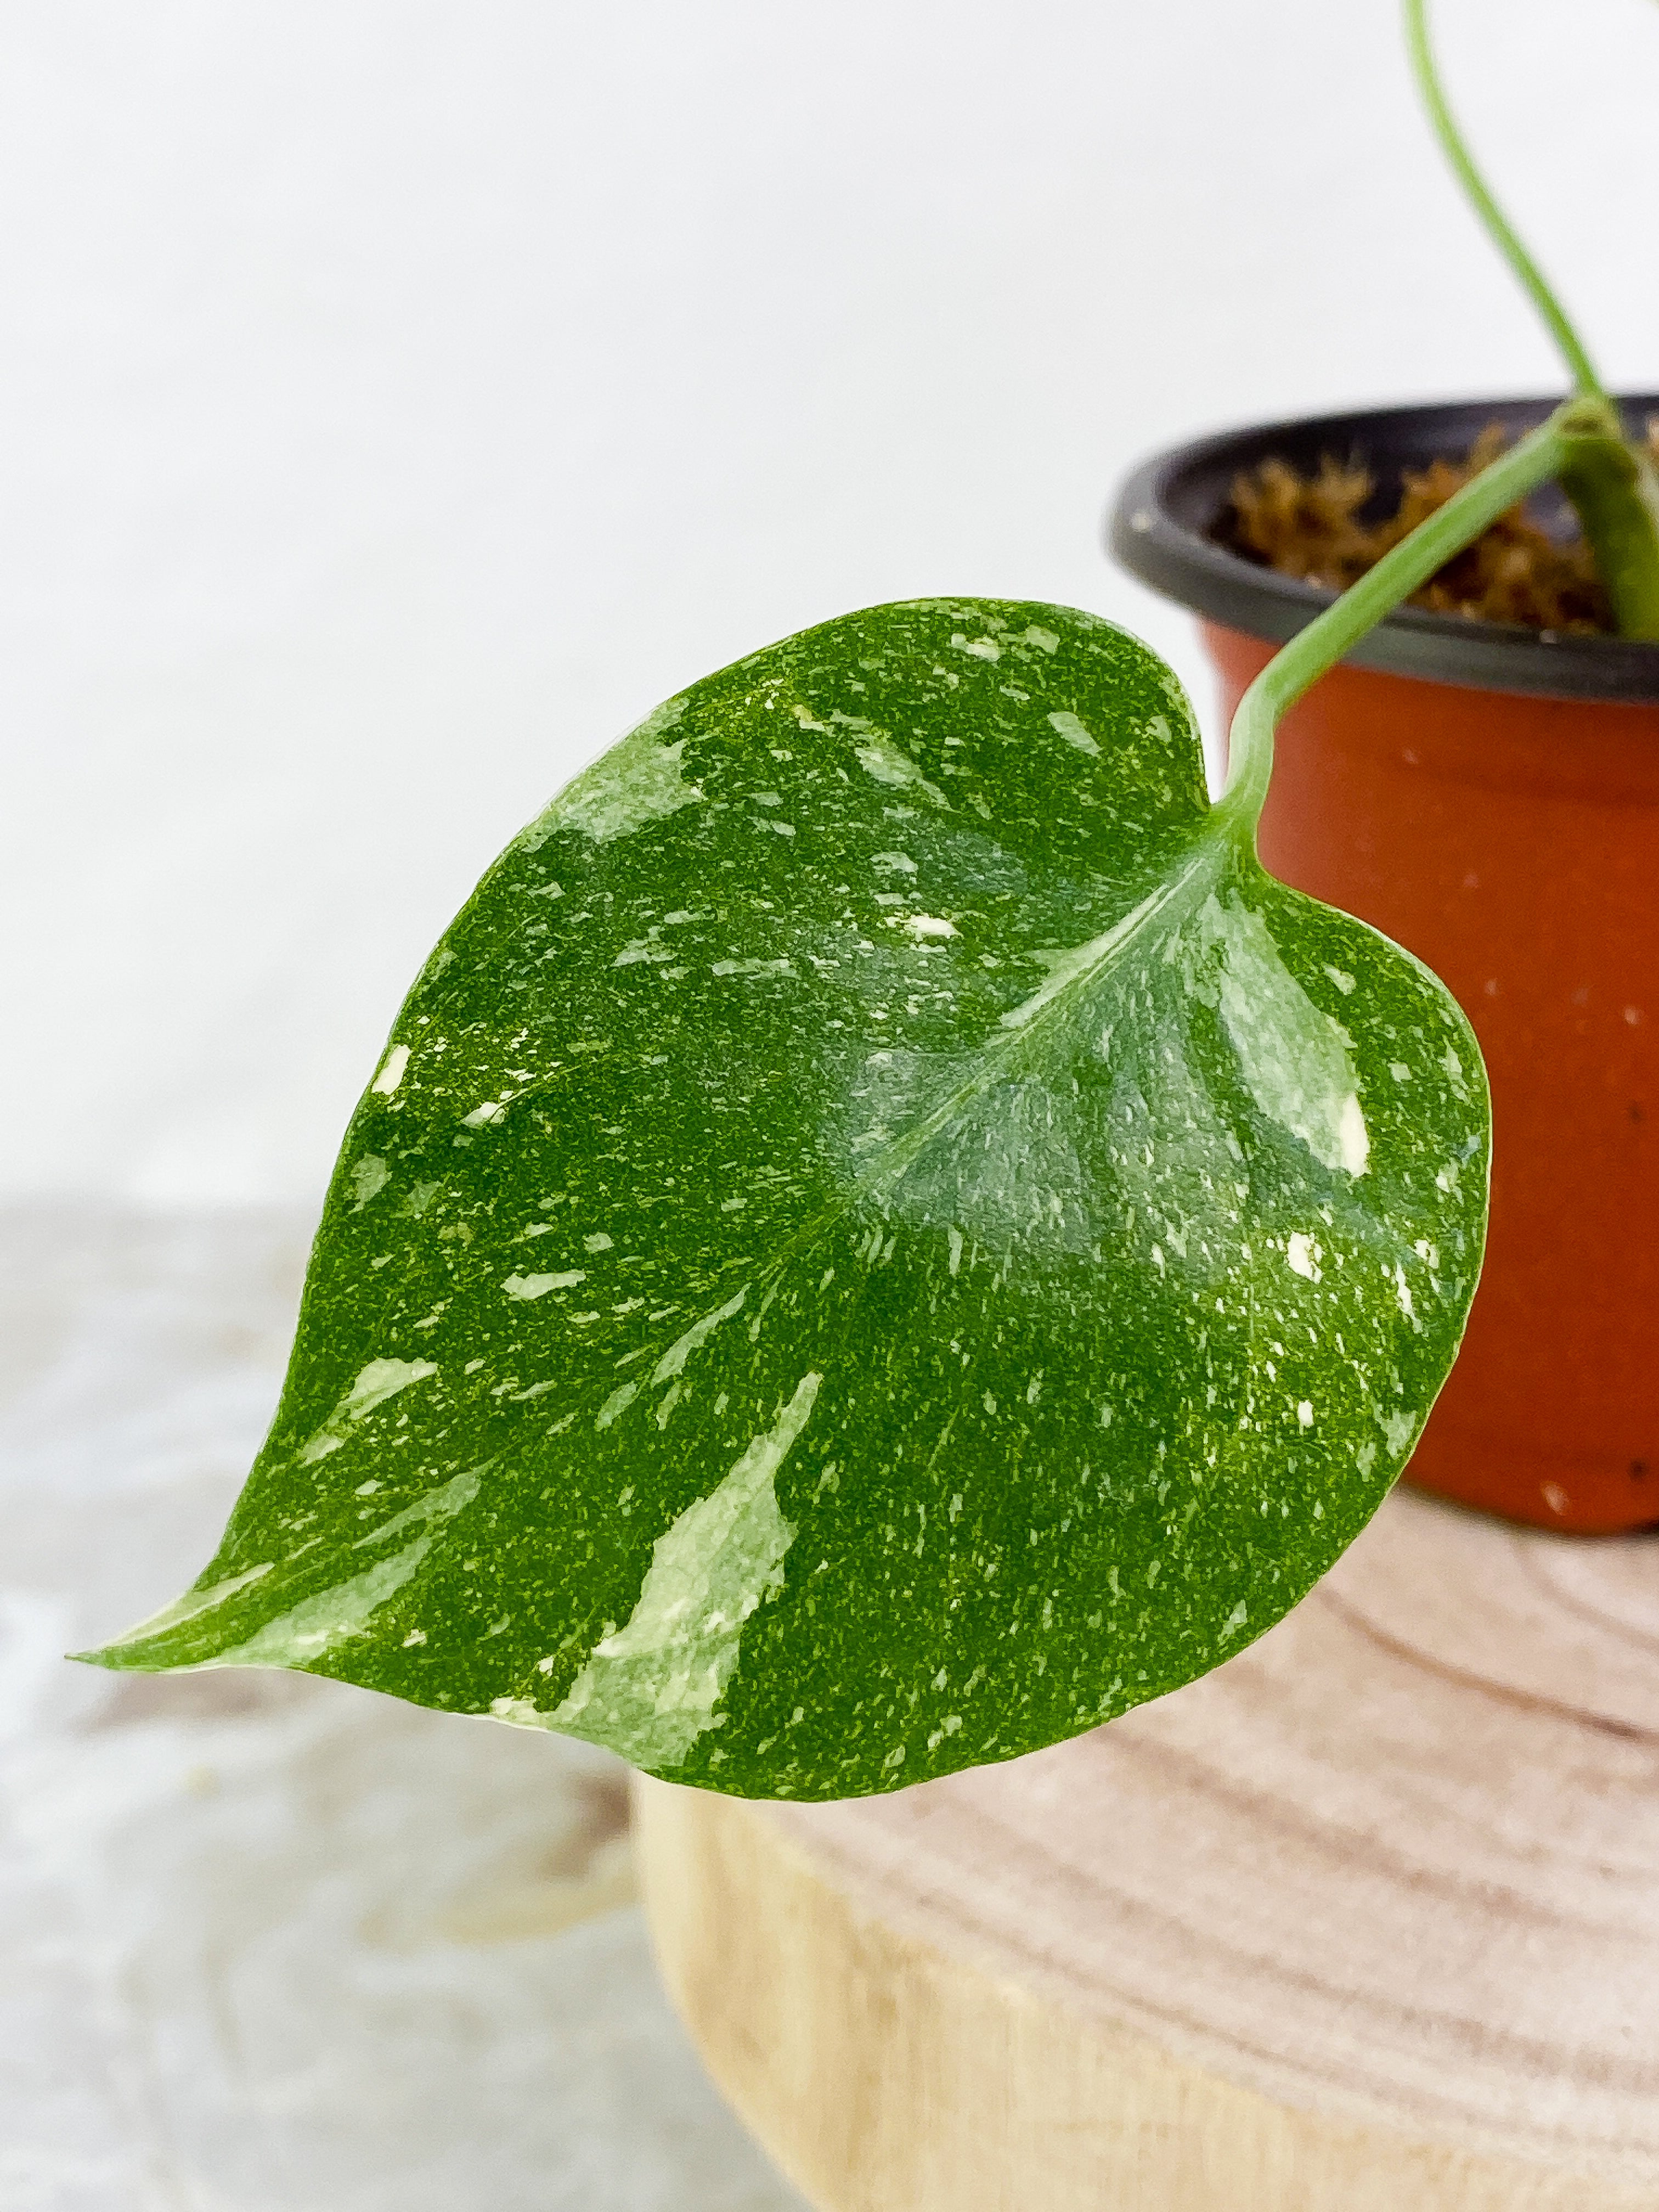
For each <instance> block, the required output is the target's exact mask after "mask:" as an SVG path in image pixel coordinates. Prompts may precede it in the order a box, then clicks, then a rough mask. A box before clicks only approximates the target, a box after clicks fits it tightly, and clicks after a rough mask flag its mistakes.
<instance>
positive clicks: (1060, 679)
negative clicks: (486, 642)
mask: <svg viewBox="0 0 1659 2212" xmlns="http://www.w3.org/2000/svg"><path fill="white" fill-rule="evenodd" d="M1487 1130H1488V1119H1487V1106H1486V1091H1485V1084H1484V1079H1483V1075H1482V1071H1481V1066H1480V1056H1479V1054H1478V1052H1477V1050H1476V1048H1475V1045H1474V1039H1473V1037H1472V1036H1471V1034H1470V1032H1469V1030H1468V1026H1467V1024H1465V1022H1464V1020H1463V1018H1462V1015H1461V1014H1460V1013H1459V1012H1458V1010H1457V1008H1456V1006H1455V1005H1454V1003H1453V1001H1452V1000H1451V999H1450V998H1449V995H1448V994H1447V993H1446V992H1445V991H1444V990H1443V988H1442V987H1441V986H1440V985H1439V984H1438V983H1437V981H1435V980H1434V978H1433V977H1432V976H1431V975H1429V974H1428V973H1427V971H1426V970H1425V969H1423V968H1422V967H1421V966H1419V963H1417V962H1416V961H1414V960H1413V959H1412V958H1411V957H1409V956H1408V955H1407V954H1405V953H1403V952H1401V951H1399V950H1398V949H1397V948H1396V947H1395V946H1394V945H1390V944H1389V943H1388V942H1387V941H1386V940H1385V939H1382V938H1380V937H1378V936H1376V934H1375V933H1373V932H1372V931H1371V930H1370V929H1368V928H1366V927H1364V926H1362V925H1361V924H1360V923H1358V922H1356V921H1351V920H1349V919H1348V918H1347V917H1346V916H1345V915H1340V914H1336V913H1334V912H1332V911H1331V910H1329V909H1328V908H1324V907H1322V906H1319V905H1317V904H1316V903H1315V902H1313V901H1311V900H1310V899H1307V898H1304V897H1303V896H1300V895H1299V894H1297V893H1296V892H1293V891H1291V890H1287V889H1285V887H1284V886H1283V885H1282V884H1278V883H1276V882H1275V881H1273V879H1272V878H1270V877H1268V876H1267V875H1266V874H1265V873H1264V872H1262V871H1261V868H1260V866H1258V865H1257V863H1256V861H1255V858H1254V855H1253V853H1252V851H1251V850H1250V848H1249V834H1248V830H1241V829H1239V827H1238V826H1237V823H1236V822H1235V821H1234V820H1233V819H1232V817H1230V816H1228V815H1227V814H1226V813H1225V811H1220V810H1212V808H1211V807H1210V805H1209V804H1208V802H1207V801H1206V796H1205V792H1204V784H1203V778H1202V771H1201V762H1200V747H1199V741H1198V738H1197V735H1196V732H1195V731H1194V726H1193V721H1192V717H1191V714H1190V712H1189V710H1188V706H1187V703H1186V701H1185V699H1184V698H1183V696H1182V693H1181V691H1180V689H1179V687H1178V685H1177V684H1176V681H1175V679H1174V678H1173V677H1172V676H1171V674H1170V671H1168V670H1167V669H1166V668H1165V667H1164V665H1162V664H1161V663H1160V662H1159V661H1158V659H1156V658H1155V657H1154V656H1153V655H1152V653H1149V652H1148V651H1147V650H1146V648H1145V647H1142V646H1140V645H1139V644H1137V643H1136V642H1135V641H1133V639H1131V638H1129V637H1127V636H1126V635H1123V634H1122V633H1121V631H1119V630H1116V629H1113V628H1112V627H1111V626H1110V625H1109V624H1108V623H1103V622H1101V621H1098V620H1097V619H1096V618H1094V617H1091V616H1088V615H1083V614H1078V613H1074V612H1071V611H1067V610H1065V609H1062V608H1056V607H1049V606H1044V605H1020V604H1011V603H1008V602H1002V601H990V602H987V601H977V602H969V603H963V604H954V603H948V602H924V603H921V604H917V605H899V606H886V607H878V608H875V609H873V610H872V611H868V612H866V613H863V614H858V615H850V616H848V617H846V618H845V619H844V620H842V621H838V622H833V623H825V624H824V625H823V627H822V628H820V629H813V630H809V631H806V632H805V633H804V634H803V635H799V636H798V637H793V638H790V639H787V640H786V641H785V642H784V643H782V644H781V645H776V646H773V647H769V649H768V650H767V651H765V652H763V653H756V654H755V655H753V656H752V657H751V658H750V659H747V660H744V661H741V662H739V663H738V665H736V666H734V667H732V668H728V669H726V670H724V671H721V672H720V674H719V675H716V676H712V677H710V678H708V679H707V681H705V682H703V683H701V684H695V685H693V686H692V688H691V689H690V690H689V691H686V692H685V693H684V694H683V695H682V696H680V697H678V698H677V699H674V700H671V701H670V702H669V703H668V704H667V705H666V706H665V707H662V708H659V709H658V710H657V712H656V713H655V714H652V715H651V716H650V717H649V718H648V719H647V720H646V721H645V722H644V723H643V724H641V726H640V727H639V728H638V729H637V730H635V732H633V733H632V735H630V736H629V737H627V738H623V741H622V742H621V743H620V744H618V745H617V746H616V747H615V748H614V749H613V750H611V752H609V753H608V754H606V755H605V757H604V758H603V759H602V760H600V761H599V763H597V765H595V766H594V767H593V768H592V769H588V770H587V772H586V774H585V775H581V776H579V777H578V778H577V780H576V781H575V782H574V783H573V784H572V785H571V786H570V787H569V788H568V790H566V791H565V792H564V793H562V795H561V796H560V797H559V798H558V799H556V800H555V801H554V802H553V804H552V805H550V807H549V808H548V809H547V811H546V812H545V813H544V814H543V815H542V816H541V817H540V818H539V819H538V821H537V822H535V823H533V824H532V826H531V828H530V829H527V830H526V832H525V833H524V834H523V836H520V838H518V839H517V840H516V841H515V842H514V843H513V845H512V846H510V847H509V848H508V849H507V853H506V854H504V855H503V856H502V858H501V860H500V861H499V862H498V863H497V864H496V866H495V867H494V868H493V869H492V870H491V871H490V872H489V875H488V876H487V877H486V878H484V881H483V884H481V885H480V887H479V889H478V890H477V893H476V894H475V896H473V898H472V899H471V902H469V904H468V905H467V906H466V907H465V909H464V910H463V911H462V913H461V914H460V915H459V918H458V919H457V921H455V923H454V925H453V927H452V928H451V929H450V931H449V932H448V933H447V936H446V937H445V939H444V940H443V942H442V944H441V945H440V946H439V948H438V950H437V951H436V952H435V954H434V956H433V957H432V959H431V960H430V961H429V963H428V965H427V968H426V970H425V972H424V974H423V975H422V977H421V979H420V981H419V982H418V983H417V984H416V987H415V990H414V992H413V993H412V994H411V995H410V1000H409V1001H408V1004H407V1005H406V1006H405V1007H404V1011H403V1012H402V1014H401V1015H400V1016H399V1018H398V1024H397V1028H396V1030H395V1031H394V1034H393V1041H392V1045H391V1048H390V1049H389V1050H388V1052H387V1053H386V1057H385V1059H384V1060H383V1062H382V1063H381V1066H380V1070H379V1072H378V1073H377V1074H376V1075H375V1077H374V1081H373V1082H372V1083H371V1085H369V1088H368V1092H367V1093H366V1095H365V1097H364V1098H363V1102H362V1105H361V1106H360V1108H359V1109H358V1111H357V1114H356V1118H355V1119H354V1121H353V1122H352V1125H351V1128H350V1132H349V1135H348V1137H347V1139H346V1145H345V1149H344V1151H343V1153H342V1155H341V1159H340V1164H339V1167H338V1170H337V1173H336V1175H335V1178H334V1182H333V1186H332V1188H331V1191H330V1194H329V1200H328V1206H327V1211H326V1213H325V1217H324V1221H323V1226H322V1230H321V1232H320V1234H319V1237H318V1241H317V1247H316V1250H315V1253H314V1255H313V1261H312V1266H311V1273H310V1276H309V1279H308V1281H307V1286H306V1293H305V1300H304V1304H303V1307H302V1310H301V1318H300V1328H299V1335H298V1340H297V1342H296V1344H295V1352H294V1357H293V1363H292V1365H291V1367H290V1370H289V1377H288V1382H287V1385H286V1388H285V1389H284V1392H283V1399H282V1403H281V1406H280V1407H279V1409H278V1412H277V1415H276V1422H275V1425H274V1426H273V1428H272V1430H271V1433H270V1439H269V1441H268V1442H267V1443H266V1444H265V1447H264V1450H263V1451H262V1452H261V1454H260V1455H259V1458H258V1462H257V1464H256V1466H255V1468H254V1469H253V1473H252V1476H251V1478H250V1480H249V1482H248V1486H247V1488H246V1491H245V1492H244V1494H243V1496H242V1498H241V1500H240V1504H238V1506H237V1508H236V1510H235V1513H234V1516H233V1517H232V1520H231V1523H230V1526H229V1528H228V1531H227V1533H226V1535H225V1539H224V1541H223V1544H222V1547H221V1548H220V1551H219V1553H218V1554H217V1556H216V1558H215V1559H214V1560H213V1562H212V1564H211V1565H210V1567H209V1568H208V1569H207V1571H206V1572H205V1574H204V1576H203V1577H202V1579H201V1581H200V1582H199V1583H197V1586H196V1588H195V1589H193V1590H192V1591H191V1593H190V1594H189V1595H188V1596H186V1597H185V1598H184V1599H182V1600H181V1601H179V1603H178V1604H177V1605H175V1606H173V1607H170V1608H169V1609H168V1610H167V1612H166V1613H162V1614H161V1615H159V1616H158V1617H157V1618H156V1619H155V1620H152V1621H149V1622H147V1623H145V1624H144V1625H143V1626H141V1627H139V1628H137V1629H134V1630H133V1631H132V1632H131V1633H130V1634H129V1635H128V1636H126V1637H125V1638H122V1639H121V1640H120V1641H118V1643H116V1644H112V1645H110V1646H109V1647H108V1648H107V1649H106V1650H103V1651H102V1652H100V1653H99V1654H97V1655H96V1656H98V1657H99V1658H100V1660H101V1661H102V1662H104V1663H105V1664H106V1665H110V1666H118V1667H139V1668H173V1667H191V1666H228V1665H242V1666H284V1667H299V1668H307V1669H309V1670H311V1671H312V1672H313V1673H318V1674H335V1675H339V1676H343V1677H344V1678H345V1679H347V1680H351V1681H356V1682H362V1683H367V1684H368V1685H370V1686H372V1687H374V1688H375V1689H380V1690H386V1691H390V1692H393V1693H394V1694H396V1695H398V1696H399V1697H404V1698H410V1699H415V1700H416V1701H417V1702H419V1703H421V1704H423V1705H441V1706H446V1707H448V1708H452V1709H453V1710H455V1711H463V1712H476V1713H493V1714H495V1715H496V1716H497V1717H500V1718H501V1719H505V1720H511V1721H516V1722H522V1723H526V1725H532V1726H536V1727H541V1728H550V1729H567V1730H568V1731H569V1732H571V1733H572V1734H574V1735H584V1736H587V1737H590V1738H592V1740H593V1741H596V1742H599V1743H604V1744H608V1745H611V1746H612V1747H614V1748H615V1749H617V1751H619V1752H621V1753H623V1754H624V1755H625V1756H626V1757H628V1758H629V1759H632V1760H634V1761H635V1763H636V1764H637V1765H641V1766H643V1767H646V1768H647V1769H649V1770H651V1771H653V1772H656V1773H659V1774H663V1775H666V1776H669V1777H671V1778H674V1779H675V1780H678V1781H681V1782H690V1783H697V1784H703V1785H705V1786H708V1787H711V1788H714V1789H719V1790H732V1791H736V1792H738V1793H743V1794H748V1795H754V1796H798V1797H828V1796H848V1795H853V1794H856V1793H860V1792H865V1791H870V1790H884V1789H890V1788H893V1787H896V1786H897V1785H899V1784H905V1783H909V1782H914V1781H917V1780H920V1779H921V1778H924V1777H926V1776H928V1775H935V1774H939V1773H943V1772H945V1771H950V1770H951V1769H953V1768H957V1767H961V1766H966V1765H971V1764H973V1763H975V1762H976V1761H980V1760H984V1759H1006V1758H1008V1757H1011V1756H1012V1755H1013V1754H1014V1753H1019V1752H1024V1751H1029V1750H1031V1749H1033V1748H1035V1747H1037V1746H1040V1745H1042V1744H1047V1743H1051V1742H1054V1741H1056V1740H1057V1739H1058V1738H1060V1737H1063V1736H1066V1735H1072V1734H1073V1733H1075V1732H1076V1731H1077V1730H1079V1729H1086V1728H1090V1727H1092V1726H1094V1725H1095V1724H1096V1723H1097V1722H1100V1721H1103V1720H1106V1719H1109V1717H1111V1716H1112V1715H1114V1714H1116V1713H1121V1712H1122V1711H1125V1710H1126V1709H1127V1708H1128V1707H1129V1706H1131V1705H1137V1704H1139V1703H1141V1702H1142V1701H1143V1700H1145V1699H1148V1698H1152V1697H1156V1696H1158V1694H1159V1693H1160V1692H1164V1691H1165V1690H1170V1689H1172V1688H1174V1687H1175V1686H1176V1685H1178V1684H1180V1683H1182V1682H1187V1681H1189V1680H1192V1679H1193V1678H1194V1676H1195V1675H1198V1674H1202V1673H1203V1672H1204V1671H1205V1670H1206V1668H1210V1667H1212V1666H1213V1665H1215V1664H1216V1663H1217V1662H1218V1661H1219V1660H1221V1659H1224V1658H1225V1657H1226V1656H1228V1655H1229V1654H1230V1653H1231V1652H1234V1651H1236V1650H1238V1649H1239V1648H1240V1647H1241V1646H1242V1645H1243V1644H1245V1643H1247V1642H1249V1639H1250V1638H1253V1637H1255V1636H1256V1635H1258V1634H1260V1633H1261V1631H1262V1630H1263V1629H1265V1628H1267V1626H1270V1625H1271V1623H1272V1622H1273V1621H1274V1620H1278V1619H1279V1616H1280V1615H1281V1614H1283V1613H1285V1612H1286V1611H1287V1610H1288V1608H1289V1607H1291V1605H1293V1604H1294V1603H1295V1602H1296V1601H1297V1599H1298V1598H1299V1597H1300V1596H1301V1595H1303V1593H1304V1591H1305V1590H1306V1589H1308V1588H1309V1587H1310V1584H1311V1583H1314V1582H1315V1581H1316V1579H1317V1577H1319V1576H1320V1575H1321V1574H1322V1573H1323V1572H1324V1571H1325V1570H1326V1569H1327V1568H1328V1566H1329V1565H1331V1563H1332V1561H1333V1560H1334V1559H1335V1558H1336V1556H1337V1554H1338V1553H1340V1551H1341V1550H1342V1548H1343V1547H1344V1546H1345V1545H1346V1543H1347V1542H1348V1541H1350V1539H1351V1538H1352V1536H1353V1535H1354V1534H1356V1533H1357V1532H1358V1529H1359V1528H1361V1527H1362V1526H1363V1524H1364V1522H1365V1521H1366V1519H1367V1518H1368V1517H1369V1516H1370V1514H1371V1513H1372V1512H1373V1511H1374V1510H1375V1509H1376V1505H1377V1504H1378V1503H1379V1501H1380V1500H1381V1498H1383V1494H1384V1492H1386V1491H1387V1489H1388V1487H1389V1484H1390V1483H1391V1482H1392V1480H1394V1478H1395V1475H1396V1474H1397V1473H1398V1472H1399V1469H1400V1468H1401V1465H1402V1464H1403V1463H1404V1462H1405V1459H1406V1457H1407V1453H1408V1452H1409V1450H1410V1448H1411V1445H1412V1443H1413V1439H1414V1438H1415V1437H1416V1435H1417V1432H1418V1430H1419V1427H1420V1425H1421V1424H1422V1421H1423V1419H1424V1416H1425V1413H1426V1412H1427V1410H1428V1407H1429V1405H1430V1403H1431V1401H1432V1399H1433V1397H1434V1395H1435V1393H1436V1391H1437V1389H1438V1388H1439V1385H1440V1383H1441V1382H1442V1380H1443V1377H1444V1376H1445V1373H1446V1370H1447V1369H1448V1368H1449V1365H1450V1364H1451V1360H1452V1356H1453V1353H1454V1352H1455V1348H1456V1345H1457V1340H1458V1337H1459V1334H1460V1332H1461V1330H1462V1324H1463V1319H1464V1315H1465V1312H1466V1310H1467V1308H1468V1302H1469V1298H1470V1296H1471V1293H1472V1291H1473V1289H1474V1281H1475V1277H1476V1273H1477V1270H1478V1267H1479V1261H1480V1249H1481V1241H1482V1234H1483V1226H1484V1218H1485V1208H1486V1166H1487Z"/></svg>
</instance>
